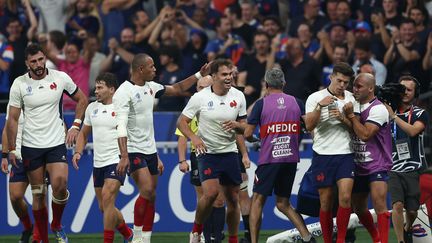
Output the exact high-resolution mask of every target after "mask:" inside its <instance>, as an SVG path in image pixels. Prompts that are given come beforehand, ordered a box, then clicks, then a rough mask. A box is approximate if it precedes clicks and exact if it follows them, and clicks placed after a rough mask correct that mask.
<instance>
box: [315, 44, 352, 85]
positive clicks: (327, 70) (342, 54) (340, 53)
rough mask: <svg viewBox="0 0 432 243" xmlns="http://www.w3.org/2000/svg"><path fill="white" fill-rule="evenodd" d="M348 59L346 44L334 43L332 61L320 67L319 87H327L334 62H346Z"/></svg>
mask: <svg viewBox="0 0 432 243" xmlns="http://www.w3.org/2000/svg"><path fill="white" fill-rule="evenodd" d="M347 59H348V46H347V45H336V46H335V47H334V52H333V58H332V60H333V62H332V64H330V65H328V66H324V67H323V69H322V80H321V87H320V89H321V88H327V87H328V86H329V84H330V82H331V80H330V74H332V73H333V67H334V65H335V64H337V63H340V62H346V61H347Z"/></svg>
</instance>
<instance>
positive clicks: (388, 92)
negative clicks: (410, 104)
mask: <svg viewBox="0 0 432 243" xmlns="http://www.w3.org/2000/svg"><path fill="white" fill-rule="evenodd" d="M375 92H376V93H375V95H376V97H377V98H378V99H379V100H380V101H381V102H384V103H386V104H387V105H389V106H391V108H392V109H393V110H396V109H397V108H398V107H399V106H400V105H401V104H402V98H403V96H404V94H405V86H404V85H402V84H400V83H387V84H384V85H383V86H377V87H376V89H375Z"/></svg>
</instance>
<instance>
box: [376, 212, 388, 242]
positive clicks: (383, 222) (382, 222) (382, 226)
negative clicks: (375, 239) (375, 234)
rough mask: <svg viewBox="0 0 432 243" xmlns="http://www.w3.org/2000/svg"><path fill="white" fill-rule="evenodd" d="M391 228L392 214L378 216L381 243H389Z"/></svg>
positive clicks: (386, 213)
mask: <svg viewBox="0 0 432 243" xmlns="http://www.w3.org/2000/svg"><path fill="white" fill-rule="evenodd" d="M389 228H390V213H389V212H385V213H380V214H378V231H379V234H380V236H381V243H388V235H389Z"/></svg>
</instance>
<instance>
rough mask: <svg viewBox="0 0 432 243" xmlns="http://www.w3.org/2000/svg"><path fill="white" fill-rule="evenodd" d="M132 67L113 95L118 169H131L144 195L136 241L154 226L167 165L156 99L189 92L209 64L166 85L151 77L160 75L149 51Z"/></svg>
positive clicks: (136, 211)
mask: <svg viewBox="0 0 432 243" xmlns="http://www.w3.org/2000/svg"><path fill="white" fill-rule="evenodd" d="M131 70H132V74H131V80H127V81H125V82H124V83H123V84H122V85H120V87H119V88H118V89H117V91H116V93H115V94H114V97H113V103H114V108H115V111H116V113H117V116H116V118H117V124H118V125H117V133H118V144H119V148H120V157H121V158H120V162H119V164H118V166H117V171H118V172H119V174H120V175H125V173H126V171H127V170H128V169H129V171H130V175H131V176H132V178H133V179H134V180H135V183H136V184H137V186H138V189H139V193H140V195H139V197H138V199H137V200H136V202H135V207H134V239H133V242H146V243H147V242H150V238H151V232H152V228H153V220H154V215H155V205H154V202H155V198H156V185H157V178H158V174H159V173H160V172H159V171H160V170H161V169H162V167H163V165H162V163H161V162H160V160H159V157H158V155H157V150H156V142H155V138H154V128H153V105H154V99H155V98H159V97H161V96H162V95H164V94H165V95H171V96H175V95H180V94H181V93H183V92H185V91H186V90H188V89H189V88H190V87H191V86H192V85H193V84H195V83H196V81H197V80H198V79H199V78H201V77H202V75H205V73H206V70H207V64H205V65H204V66H203V67H202V68H201V70H200V71H199V72H197V73H196V74H195V75H192V76H190V77H188V78H186V79H185V80H183V81H181V82H178V83H175V84H173V85H165V86H164V85H161V84H158V83H156V82H153V81H151V80H153V78H154V77H155V75H156V68H155V66H154V62H153V59H152V58H151V57H150V56H149V55H147V54H137V55H135V57H134V58H133V60H132V64H131ZM130 161H132V162H133V163H130ZM158 165H159V166H160V168H158ZM143 231H144V232H143Z"/></svg>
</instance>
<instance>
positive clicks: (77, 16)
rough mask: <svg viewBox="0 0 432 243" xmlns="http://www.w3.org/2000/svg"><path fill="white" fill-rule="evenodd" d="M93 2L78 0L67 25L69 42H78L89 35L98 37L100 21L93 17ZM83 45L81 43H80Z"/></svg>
mask: <svg viewBox="0 0 432 243" xmlns="http://www.w3.org/2000/svg"><path fill="white" fill-rule="evenodd" d="M92 7H93V4H92V1H91V0H77V1H76V3H75V6H74V13H73V15H72V16H71V17H70V18H69V19H68V21H67V23H66V35H67V36H68V39H69V40H74V41H78V40H81V39H83V38H84V36H85V35H86V34H88V33H92V34H93V35H97V34H98V32H99V20H98V18H96V17H95V16H93V15H91V14H90V13H91V11H92ZM79 43H81V41H80V42H79Z"/></svg>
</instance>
